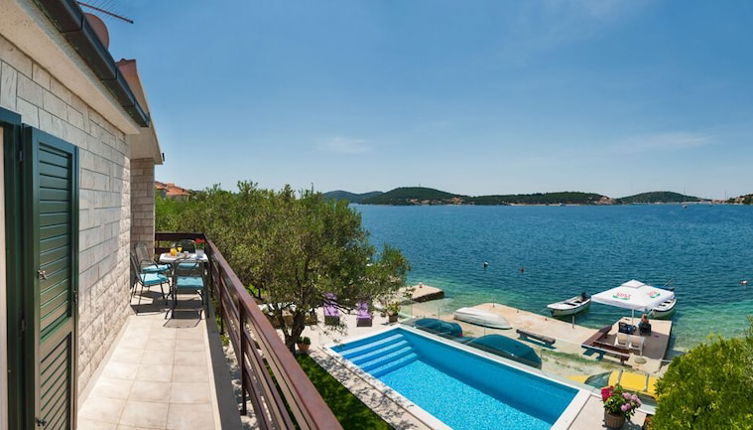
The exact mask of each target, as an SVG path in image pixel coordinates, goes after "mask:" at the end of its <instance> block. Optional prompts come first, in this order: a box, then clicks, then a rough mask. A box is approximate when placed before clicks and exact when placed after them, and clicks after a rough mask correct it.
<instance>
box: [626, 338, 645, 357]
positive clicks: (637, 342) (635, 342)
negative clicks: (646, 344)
mask: <svg viewBox="0 0 753 430" xmlns="http://www.w3.org/2000/svg"><path fill="white" fill-rule="evenodd" d="M628 343H629V346H628V347H629V348H630V349H632V350H635V351H638V355H643V338H642V337H640V336H633V335H630V336H628Z"/></svg>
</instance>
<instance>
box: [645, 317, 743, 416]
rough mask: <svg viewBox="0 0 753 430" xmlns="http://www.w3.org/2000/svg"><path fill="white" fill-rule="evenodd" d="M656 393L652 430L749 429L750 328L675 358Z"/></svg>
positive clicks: (658, 385)
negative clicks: (739, 336)
mask: <svg viewBox="0 0 753 430" xmlns="http://www.w3.org/2000/svg"><path fill="white" fill-rule="evenodd" d="M656 390H657V393H658V404H657V409H656V415H655V416H654V419H653V420H652V422H651V425H652V427H651V428H652V430H665V429H666V430H669V429H672V430H675V429H753V406H751V401H752V400H753V326H752V327H751V330H749V331H748V333H747V335H746V336H745V337H742V338H732V339H724V338H720V337H717V338H714V339H713V340H712V341H710V342H707V343H704V344H701V345H698V346H696V347H694V348H692V349H691V350H690V351H689V352H688V353H687V354H685V355H683V356H680V357H677V358H675V359H674V360H673V361H672V363H671V364H670V365H669V369H667V373H666V374H665V375H664V376H663V377H662V378H661V379H660V380H659V382H658V383H657V387H656Z"/></svg>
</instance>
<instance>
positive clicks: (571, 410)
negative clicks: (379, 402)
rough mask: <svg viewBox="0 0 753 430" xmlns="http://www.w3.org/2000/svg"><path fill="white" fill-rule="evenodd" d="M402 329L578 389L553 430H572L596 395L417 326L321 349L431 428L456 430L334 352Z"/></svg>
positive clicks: (328, 345)
mask: <svg viewBox="0 0 753 430" xmlns="http://www.w3.org/2000/svg"><path fill="white" fill-rule="evenodd" d="M399 329H403V330H406V331H408V332H410V333H413V334H416V335H419V336H423V337H425V338H428V339H431V340H435V341H438V342H440V343H442V344H445V345H447V346H450V347H453V348H457V349H460V350H461V351H465V352H468V353H470V354H473V355H476V356H478V357H482V358H485V359H487V360H491V361H493V362H497V363H498V364H502V365H505V366H508V367H512V368H514V369H516V370H519V371H522V372H525V373H528V374H531V375H534V376H537V377H540V378H544V379H546V380H548V381H550V382H554V383H557V384H560V385H564V386H566V387H569V388H572V389H574V390H576V393H575V396H574V397H573V399H572V400H571V401H570V403H568V405H567V407H566V408H565V409H564V410H563V411H562V413H561V414H560V415H559V417H558V418H557V420H556V421H555V422H554V423H553V424H552V427H551V428H552V429H556V430H560V429H562V430H565V429H568V428H569V427H570V425H571V424H572V423H573V422H574V420H575V418H577V416H578V414H580V412H581V410H583V407H584V406H585V405H586V403H587V401H588V398H589V397H591V396H592V395H593V393H592V392H591V391H588V390H586V389H583V388H581V387H578V386H576V385H574V384H571V383H569V382H568V381H566V380H565V379H564V378H563V380H558V379H555V378H553V377H551V376H550V375H548V374H546V373H544V372H543V371H541V370H540V369H530V368H527V367H530V366H525V365H523V364H521V363H517V362H515V361H513V360H509V359H506V358H504V357H499V356H494V355H493V354H490V355H485V354H484V353H483V351H477V350H476V348H471V347H469V346H467V345H463V344H460V343H458V342H452V341H451V340H449V339H445V338H443V337H441V336H437V335H435V334H432V333H427V332H425V331H423V330H419V329H416V328H415V327H410V326H406V325H403V324H397V325H395V326H392V327H389V328H386V329H384V330H375V331H373V332H370V333H364V334H362V335H358V336H352V337H348V338H345V339H342V340H340V341H339V342H331V343H329V344H326V345H324V346H322V347H321V350H322V351H324V352H325V353H326V354H327V355H328V356H329V357H331V358H333V359H335V361H337V362H338V363H339V364H340V365H342V366H344V367H345V368H347V369H348V370H350V371H351V372H353V373H355V374H356V375H357V376H358V377H360V378H361V379H362V380H364V382H366V383H367V384H369V385H371V386H372V387H374V388H376V389H377V390H379V391H381V392H382V393H384V395H385V396H387V397H389V398H390V400H392V401H393V402H394V403H395V404H397V405H398V406H399V407H401V408H402V409H403V410H404V411H405V412H406V413H408V414H411V415H413V416H414V417H415V418H416V419H417V420H418V421H421V422H422V423H424V424H426V425H427V426H429V427H430V428H433V429H434V428H435V429H449V430H452V427H450V426H448V425H447V424H445V423H444V422H443V421H441V420H440V419H439V418H437V417H435V416H434V415H432V414H430V413H429V412H427V411H426V410H424V409H423V408H421V407H420V406H419V405H417V404H416V403H414V402H412V401H411V400H410V399H408V398H407V397H405V396H403V395H402V394H400V393H398V392H397V391H395V390H393V389H392V388H391V387H389V386H387V385H386V384H384V383H383V382H381V381H379V380H378V379H377V378H375V377H373V376H372V375H371V374H369V373H368V372H366V371H364V370H362V369H361V368H360V367H358V366H356V365H355V364H353V363H351V362H350V360H348V359H347V358H345V357H343V356H342V355H340V354H339V353H338V352H336V351H335V350H333V349H332V348H334V347H336V346H339V345H343V344H347V343H352V342H357V341H359V340H362V339H366V338H369V337H373V336H377V335H381V334H384V333H387V332H389V331H393V330H399ZM427 421H428V422H427Z"/></svg>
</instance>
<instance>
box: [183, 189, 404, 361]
mask: <svg viewBox="0 0 753 430" xmlns="http://www.w3.org/2000/svg"><path fill="white" fill-rule="evenodd" d="M183 209H184V210H183V213H182V214H181V216H180V217H178V218H179V219H180V220H181V222H182V223H183V225H182V226H181V227H183V228H187V229H189V230H196V231H204V232H206V233H207V234H208V235H209V236H210V238H211V239H212V240H213V241H214V242H215V244H217V245H218V247H219V248H220V249H221V250H222V252H223V254H224V255H225V257H226V258H227V260H228V262H229V263H230V265H231V266H232V267H233V270H235V272H236V273H237V274H238V277H239V278H240V279H241V281H242V282H244V284H245V285H253V286H254V287H256V288H259V289H261V290H263V291H264V292H265V299H266V301H267V310H268V313H269V314H270V315H271V316H272V318H274V319H275V320H276V321H277V322H278V323H279V325H280V326H281V327H282V332H283V335H284V338H285V344H286V345H287V346H288V348H290V349H291V351H292V350H294V348H295V342H296V340H297V339H298V338H299V336H300V335H301V333H302V332H303V330H304V328H305V322H306V316H307V315H309V314H310V313H311V312H312V311H313V310H314V309H316V308H317V307H319V306H321V305H322V302H323V300H324V297H325V294H327V293H333V294H335V295H336V296H337V306H340V307H342V308H345V309H349V308H352V307H354V306H355V304H356V303H357V302H359V301H364V302H368V303H374V302H375V301H378V300H380V299H381V298H383V297H386V296H390V295H393V294H394V293H395V292H396V291H397V290H398V289H399V288H400V287H402V286H403V285H404V279H405V275H406V273H407V271H408V269H409V266H408V263H407V261H406V259H405V258H404V257H403V256H402V254H401V253H400V251H399V250H397V249H395V248H392V247H390V246H385V247H384V248H383V249H381V250H380V251H379V252H377V250H376V249H375V247H374V246H372V245H371V244H370V243H369V241H368V232H367V231H366V230H365V229H364V228H363V226H362V224H361V216H360V214H358V212H356V211H355V210H353V209H352V208H350V207H349V206H348V204H347V203H346V202H344V201H336V200H330V199H326V198H325V197H324V196H323V195H322V194H321V193H317V192H313V191H303V192H295V191H294V190H293V189H292V188H290V187H289V186H286V187H284V188H283V189H281V190H279V191H273V190H265V189H260V188H258V187H257V186H256V185H255V184H253V183H250V182H240V183H239V184H238V191H237V192H228V191H223V190H221V189H219V188H218V187H214V188H211V189H208V190H206V191H205V192H201V193H197V194H196V195H194V196H193V197H192V200H191V202H190V203H189V204H187V205H186V206H184V207H183ZM286 314H287V315H290V318H292V324H290V325H287V324H285V315H286Z"/></svg>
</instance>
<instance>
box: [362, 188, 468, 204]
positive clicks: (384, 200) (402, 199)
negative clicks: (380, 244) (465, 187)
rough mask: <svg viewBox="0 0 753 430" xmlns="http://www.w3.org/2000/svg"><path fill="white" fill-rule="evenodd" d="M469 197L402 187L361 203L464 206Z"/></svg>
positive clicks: (428, 189) (426, 189) (433, 190)
mask: <svg viewBox="0 0 753 430" xmlns="http://www.w3.org/2000/svg"><path fill="white" fill-rule="evenodd" d="M467 198H468V197H467V196H462V195H459V194H452V193H448V192H445V191H440V190H435V189H433V188H425V187H401V188H395V189H394V190H392V191H388V192H386V193H384V194H380V195H378V196H374V197H370V198H368V199H364V200H362V201H361V203H363V204H366V205H394V206H409V205H451V204H463V203H464V202H465V200H466V199H467Z"/></svg>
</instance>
